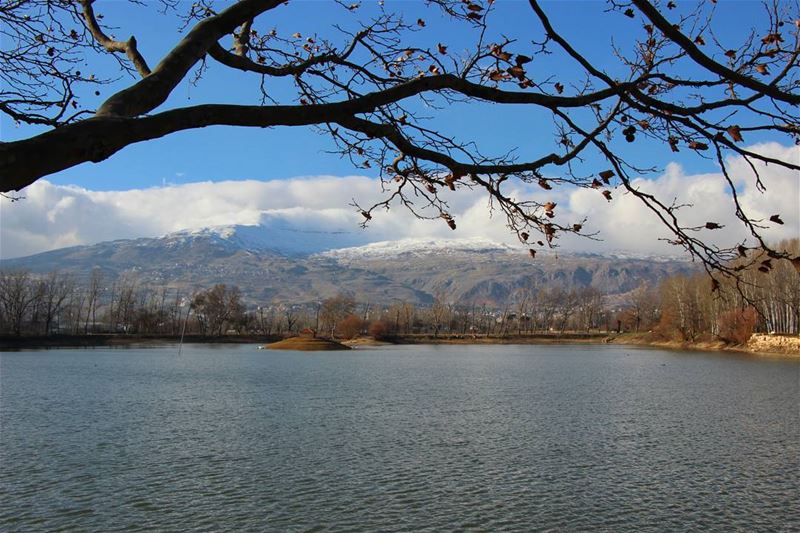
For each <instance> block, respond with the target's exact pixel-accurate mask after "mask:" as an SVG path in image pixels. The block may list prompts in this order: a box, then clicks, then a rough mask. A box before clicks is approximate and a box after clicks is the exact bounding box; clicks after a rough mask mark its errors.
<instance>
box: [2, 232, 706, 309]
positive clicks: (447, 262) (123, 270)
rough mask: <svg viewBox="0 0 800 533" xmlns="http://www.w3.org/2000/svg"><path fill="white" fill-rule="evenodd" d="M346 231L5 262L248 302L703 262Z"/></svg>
mask: <svg viewBox="0 0 800 533" xmlns="http://www.w3.org/2000/svg"><path fill="white" fill-rule="evenodd" d="M342 243H345V244H346V243H347V236H346V235H340V234H339V232H325V231H308V230H303V231H298V230H293V229H280V228H277V229H276V228H275V227H264V226H258V225H256V226H220V227H210V228H203V229H198V230H185V231H179V232H175V233H170V234H168V235H164V236H162V237H155V238H139V239H127V240H115V241H109V242H102V243H98V244H92V245H85V246H74V247H69V248H62V249H58V250H53V251H49V252H44V253H40V254H36V255H31V256H28V257H21V258H15V259H7V260H3V261H0V268H2V269H27V270H30V271H31V272H33V273H40V274H44V273H47V272H52V271H55V270H57V271H59V272H62V273H70V274H71V275H73V276H74V277H75V278H76V279H78V280H86V279H88V277H89V276H90V273H91V272H92V271H93V270H94V269H99V270H100V271H101V272H102V274H103V279H104V280H105V282H106V283H111V282H113V281H116V280H119V279H121V278H123V277H126V278H128V279H132V278H135V279H136V280H137V283H139V284H141V285H146V286H153V287H163V286H166V287H171V288H180V289H182V290H185V291H188V292H192V291H194V290H198V289H203V288H208V287H210V286H212V285H214V284H216V283H226V284H228V285H236V286H238V287H239V288H240V289H241V291H242V295H243V297H244V299H245V301H246V302H247V303H250V304H252V305H257V304H261V303H269V302H273V301H282V302H294V303H306V302H314V301H318V300H320V299H324V298H328V297H331V296H334V295H336V294H338V293H348V294H351V295H352V296H354V297H355V298H356V300H358V301H371V302H381V303H390V302H393V301H407V302H412V303H416V304H428V303H430V302H432V301H433V300H434V298H435V297H437V296H442V297H445V298H447V300H448V301H458V302H476V303H480V304H483V303H486V304H488V305H501V304H502V303H503V302H504V301H505V300H506V299H508V297H509V296H510V295H511V294H512V293H514V292H515V291H518V290H519V289H525V288H541V287H560V288H564V289H573V288H580V287H594V288H596V289H598V290H599V291H601V292H602V293H604V294H608V295H624V294H625V293H627V292H629V291H631V290H633V289H635V288H636V287H638V286H639V285H640V284H641V283H643V282H649V283H657V282H658V281H659V280H660V279H663V278H664V277H666V276H669V275H673V274H676V273H685V272H690V271H693V270H694V267H693V265H692V264H691V263H689V262H687V261H685V260H683V259H680V258H676V257H658V256H636V255H631V254H622V253H611V254H605V255H599V254H580V253H555V252H554V251H552V250H547V251H545V250H542V251H540V252H539V253H538V254H537V256H536V258H535V259H532V258H531V257H530V256H529V254H528V251H527V248H525V247H522V246H514V245H509V244H503V243H495V242H492V241H489V240H486V239H448V240H431V239H425V240H414V239H406V240H400V241H387V242H376V243H371V244H367V245H361V246H349V247H341V246H342Z"/></svg>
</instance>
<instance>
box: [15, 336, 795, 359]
mask: <svg viewBox="0 0 800 533" xmlns="http://www.w3.org/2000/svg"><path fill="white" fill-rule="evenodd" d="M755 337H756V336H755V335H754V338H755ZM773 337H774V338H775V339H776V342H775V343H774V346H770V344H769V343H766V342H765V339H769V338H773ZM283 339H284V337H282V336H278V335H223V336H219V337H216V336H208V335H186V336H185V337H184V339H183V343H184V344H258V345H266V344H270V343H274V342H277V341H281V340H283ZM785 339H792V340H793V341H797V342H795V343H794V344H797V343H800V339H797V338H796V337H789V336H779V335H775V336H766V335H759V336H758V339H757V340H758V342H756V343H753V342H751V343H749V344H755V345H753V346H751V345H749V344H748V345H741V344H738V345H731V344H725V343H724V342H722V341H701V342H685V341H665V340H655V339H651V338H648V337H647V334H646V333H614V332H612V333H563V334H538V335H511V336H503V337H499V336H498V337H495V336H483V337H478V336H475V337H473V336H469V335H451V336H433V335H401V336H397V337H392V338H387V339H382V340H376V339H373V338H371V337H359V338H356V339H352V340H345V341H342V344H345V345H347V346H350V347H353V348H369V347H375V346H391V345H413V344H451V345H456V344H465V345H467V344H468V345H487V346H488V345H502V344H517V345H520V344H529V345H549V344H552V345H557V344H563V345H568V344H577V345H587V344H611V345H618V346H638V347H646V348H647V347H649V348H657V349H663V350H674V351H698V352H717V353H733V354H739V355H752V356H763V357H773V358H774V357H779V358H788V359H800V350H797V349H795V348H792V347H787V346H786V343H785V342H783V340H785ZM179 343H180V337H179V336H173V335H119V334H99V335H98V334H90V335H53V336H49V337H8V336H3V337H0V351H21V350H39V349H57V348H122V347H129V346H163V345H175V344H179ZM765 348H766V349H765ZM770 348H774V349H770Z"/></svg>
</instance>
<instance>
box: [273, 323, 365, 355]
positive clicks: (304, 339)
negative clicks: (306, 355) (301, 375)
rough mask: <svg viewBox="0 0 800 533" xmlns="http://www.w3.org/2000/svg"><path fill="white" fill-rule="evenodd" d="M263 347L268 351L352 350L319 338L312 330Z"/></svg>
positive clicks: (305, 330) (307, 329)
mask: <svg viewBox="0 0 800 533" xmlns="http://www.w3.org/2000/svg"><path fill="white" fill-rule="evenodd" d="M263 347H264V348H266V349H268V350H300V351H308V352H316V351H325V350H351V349H352V348H350V346H347V345H346V344H342V343H340V342H336V341H334V340H331V339H323V338H319V337H317V336H316V332H315V331H314V330H313V329H310V328H306V329H304V330H303V331H301V332H300V336H299V337H289V338H288V339H283V340H280V341H278V342H272V343H269V344H265V345H264V346H263Z"/></svg>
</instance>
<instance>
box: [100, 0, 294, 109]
mask: <svg viewBox="0 0 800 533" xmlns="http://www.w3.org/2000/svg"><path fill="white" fill-rule="evenodd" d="M281 3H283V2H282V1H281V0H241V1H240V2H237V3H235V4H234V5H232V6H231V7H229V8H228V9H226V10H225V11H223V12H222V13H220V14H218V15H214V16H211V17H209V18H207V19H204V20H202V21H200V22H198V23H197V24H196V25H195V26H194V28H192V30H191V31H190V32H189V33H188V35H186V37H184V38H183V40H182V41H181V42H179V43H178V45H177V46H175V48H173V49H172V50H171V51H170V52H169V53H168V54H167V55H166V56H165V57H164V59H162V60H161V62H160V63H159V64H158V65H157V66H156V68H155V70H153V71H152V73H151V74H150V75H149V76H147V77H146V78H144V79H142V80H141V81H139V82H138V83H136V84H134V85H133V86H131V87H129V88H127V89H124V90H122V91H120V92H118V93H116V94H115V95H114V96H112V97H111V98H109V99H108V100H106V101H105V102H104V103H103V105H101V106H100V108H99V109H98V110H97V116H118V117H135V116H138V115H142V114H144V113H148V112H150V111H152V110H153V109H155V108H156V107H158V106H159V105H161V104H162V103H164V101H166V99H167V97H168V96H169V94H170V93H171V92H172V90H173V89H174V88H175V87H176V86H177V85H178V84H179V83H180V82H181V80H183V79H184V77H186V74H187V73H188V72H189V70H190V69H191V68H192V67H193V66H194V65H195V64H196V63H197V62H198V61H200V60H201V59H202V58H203V57H204V56H205V55H206V53H207V52H208V50H209V48H211V47H212V46H213V45H214V44H215V43H216V42H217V41H219V40H220V39H221V38H222V36H223V35H226V34H228V33H231V32H233V30H234V29H236V27H237V26H239V25H240V24H242V23H243V22H244V21H246V20H250V19H252V18H254V17H255V16H257V15H259V14H261V13H263V12H265V11H268V10H270V9H273V8H275V7H277V6H279V5H280V4H281Z"/></svg>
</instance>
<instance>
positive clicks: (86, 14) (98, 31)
mask: <svg viewBox="0 0 800 533" xmlns="http://www.w3.org/2000/svg"><path fill="white" fill-rule="evenodd" d="M94 1H95V0H81V6H82V7H83V19H84V21H85V22H86V27H87V28H88V29H89V32H90V33H91V34H92V37H94V38H95V40H96V41H97V42H98V43H99V44H100V45H101V46H102V47H103V48H105V49H106V50H108V51H109V52H121V53H124V54H125V55H127V56H128V59H130V60H131V63H133V66H134V67H136V71H137V72H138V73H139V75H140V76H141V77H142V78H145V77H147V76H149V75H150V67H148V66H147V62H146V61H145V60H144V57H142V54H140V53H139V49H138V48H137V46H136V37H134V36H133V35H131V37H130V39H128V40H127V41H115V40H114V39H112V38H111V37H109V36H108V35H106V34H105V32H104V31H103V29H102V28H101V27H100V24H98V23H97V18H96V17H95V15H94V8H93V7H92V4H94Z"/></svg>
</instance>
